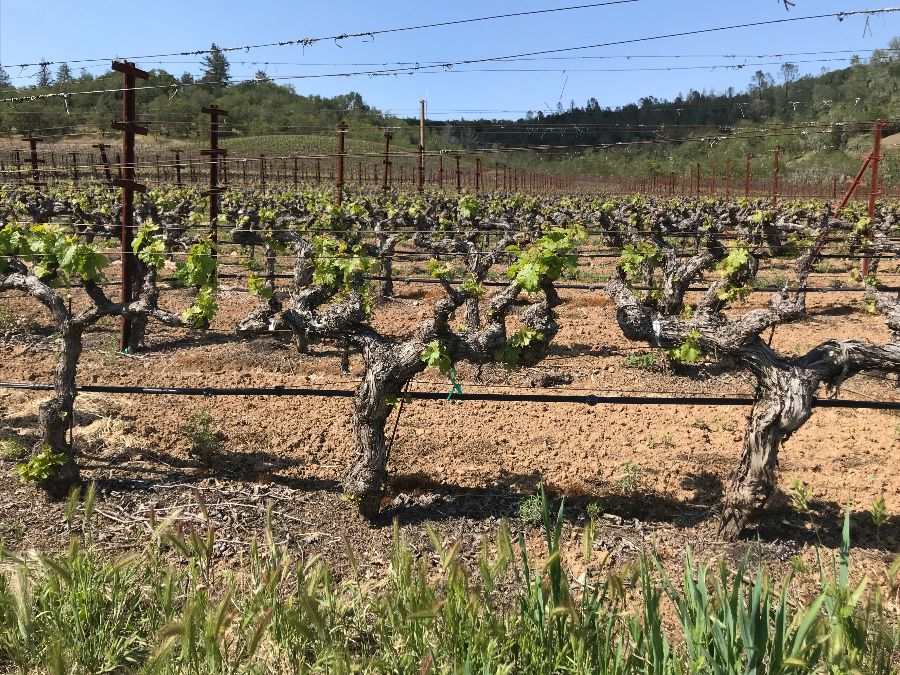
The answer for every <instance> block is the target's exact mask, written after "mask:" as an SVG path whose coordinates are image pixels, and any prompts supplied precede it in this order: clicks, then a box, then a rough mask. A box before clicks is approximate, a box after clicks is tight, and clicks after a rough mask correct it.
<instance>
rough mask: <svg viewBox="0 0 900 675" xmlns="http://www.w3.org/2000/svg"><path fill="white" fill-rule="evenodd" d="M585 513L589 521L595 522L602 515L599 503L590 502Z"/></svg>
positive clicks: (601, 507)
mask: <svg viewBox="0 0 900 675" xmlns="http://www.w3.org/2000/svg"><path fill="white" fill-rule="evenodd" d="M586 511H587V514H588V516H590V518H591V520H597V518H599V517H600V516H602V515H603V506H602V505H601V504H600V502H591V503H590V504H588V505H587V509H586Z"/></svg>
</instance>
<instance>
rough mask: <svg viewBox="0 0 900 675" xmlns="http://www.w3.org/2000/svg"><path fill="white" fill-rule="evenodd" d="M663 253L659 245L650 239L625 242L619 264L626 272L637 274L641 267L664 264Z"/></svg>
mask: <svg viewBox="0 0 900 675" xmlns="http://www.w3.org/2000/svg"><path fill="white" fill-rule="evenodd" d="M662 261H663V255H662V251H661V250H660V249H659V247H658V246H656V245H655V244H653V243H652V242H649V241H639V242H638V243H637V244H625V246H623V247H622V253H621V255H620V256H619V265H620V266H621V267H622V269H623V270H624V271H625V273H626V274H635V273H636V272H639V271H640V270H641V269H644V268H647V269H653V268H654V267H659V266H660V265H661V264H662Z"/></svg>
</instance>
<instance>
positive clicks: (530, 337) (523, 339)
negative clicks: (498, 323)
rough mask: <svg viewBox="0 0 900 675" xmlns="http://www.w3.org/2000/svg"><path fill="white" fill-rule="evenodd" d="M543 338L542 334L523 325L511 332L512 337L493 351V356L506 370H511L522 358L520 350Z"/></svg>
mask: <svg viewBox="0 0 900 675" xmlns="http://www.w3.org/2000/svg"><path fill="white" fill-rule="evenodd" d="M543 339H544V334H543V333H542V332H541V331H539V330H535V329H534V328H529V327H528V326H524V327H522V328H520V329H519V330H517V331H516V332H515V333H513V335H512V337H510V338H509V340H507V341H506V343H505V344H504V345H503V346H502V347H501V348H500V349H498V350H497V351H495V352H494V358H496V359H497V361H499V362H500V363H501V364H502V365H503V367H504V368H505V369H506V370H513V369H514V368H516V367H517V366H518V365H519V360H520V359H521V358H522V351H523V350H524V349H525V348H526V347H528V346H529V345H531V344H532V343H534V342H540V341H541V340H543Z"/></svg>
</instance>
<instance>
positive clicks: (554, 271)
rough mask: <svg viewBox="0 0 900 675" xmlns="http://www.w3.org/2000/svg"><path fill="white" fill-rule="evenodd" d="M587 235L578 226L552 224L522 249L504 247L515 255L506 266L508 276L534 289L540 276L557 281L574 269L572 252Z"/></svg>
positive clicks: (538, 285) (539, 282) (522, 285)
mask: <svg viewBox="0 0 900 675" xmlns="http://www.w3.org/2000/svg"><path fill="white" fill-rule="evenodd" d="M586 237H587V235H586V233H585V231H584V228H582V227H580V226H573V227H568V228H562V227H554V228H552V229H551V230H549V231H548V232H547V233H546V234H545V235H544V236H542V237H540V238H539V239H536V240H535V241H534V243H532V244H531V245H530V246H528V247H527V248H525V249H524V250H523V249H521V248H520V247H518V246H515V245H513V246H509V247H507V249H506V250H507V251H510V252H513V253H516V254H517V256H516V260H515V262H513V264H512V265H510V266H509V271H508V275H509V278H510V279H512V280H513V281H514V282H515V283H516V284H518V285H519V286H520V287H522V288H524V289H525V290H526V291H529V292H533V291H536V290H538V288H540V284H541V279H542V278H543V279H547V280H549V281H556V280H557V279H559V278H560V277H561V276H562V274H563V272H565V271H575V269H576V265H577V257H576V256H575V255H573V251H574V249H575V247H576V246H577V245H578V244H579V243H581V242H582V241H584V240H585V239H586Z"/></svg>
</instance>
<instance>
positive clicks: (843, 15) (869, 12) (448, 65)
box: [0, 0, 900, 103]
mask: <svg viewBox="0 0 900 675" xmlns="http://www.w3.org/2000/svg"><path fill="white" fill-rule="evenodd" d="M621 1H622V2H625V1H637V0H621ZM895 12H900V7H883V8H879V9H862V10H849V11H842V12H831V13H828V14H813V15H809V16H796V17H790V18H785V19H768V20H766V21H753V22H749V23H742V24H732V25H728V26H714V27H711V28H699V29H695V30H690V31H681V32H677V33H665V34H662V35H651V36H646V37H640V38H630V39H626V40H614V41H611V42H599V43H595V44H590V45H580V46H576V47H559V48H556V49H543V50H539V51H533V52H523V53H520V54H507V55H503V56H490V57H483V58H477V59H462V60H459V61H448V62H444V63H440V64H436V65H433V66H428V67H427V68H426V69H423V68H422V67H421V66H413V67H401V68H382V69H375V70H362V71H349V72H344V73H320V74H309V75H294V76H290V77H285V76H274V77H268V78H266V79H265V80H247V81H249V82H254V81H259V82H268V81H274V80H282V79H294V80H299V79H321V78H329V77H357V76H362V75H366V76H373V77H374V76H387V75H402V74H410V75H412V74H415V73H418V72H422V71H423V70H428V71H429V72H434V71H433V70H431V69H433V68H442V69H452V68H454V67H455V66H460V65H472V64H479V63H493V62H500V61H513V60H516V59H523V58H526V57H533V56H543V55H547V54H559V53H564V52H573V51H580V50H585V49H596V48H600V47H611V46H617V45H626V44H635V43H640V42H650V41H653V40H664V39H670V38H677V37H691V36H695V35H703V34H708V33H715V32H721V31H728V30H738V29H744V28H757V27H760V26H771V25H781V24H788V23H796V22H799V21H813V20H819V19H829V18H836V19H838V20H839V21H843V20H844V19H847V18H849V17H852V16H866V17H871V16H876V15H881V14H891V13H895ZM469 21H471V20H469ZM411 29H412V28H407V29H392V30H411ZM361 35H368V33H366V34H361ZM279 44H280V43H279ZM285 44H287V43H285ZM206 51H208V50H199V52H198V53H205V52H206ZM185 54H186V55H191V54H193V52H188V53H185ZM156 56H160V55H152V56H148V57H130V58H133V59H140V58H155V57H156ZM163 56H168V55H163ZM28 65H34V64H28ZM208 84H210V83H208V82H206V83H201V82H194V83H177V84H165V85H143V86H138V87H134V90H136V91H143V90H149V89H173V88H174V89H177V88H179V87H187V86H205V85H208ZM119 91H125V89H124V88H111V89H93V90H89V91H80V92H79V91H69V92H53V93H48V94H35V95H31V96H15V97H9V98H3V99H0V102H5V103H20V102H28V101H37V100H41V99H48V98H67V97H69V96H75V95H85V94H102V93H111V92H119Z"/></svg>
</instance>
